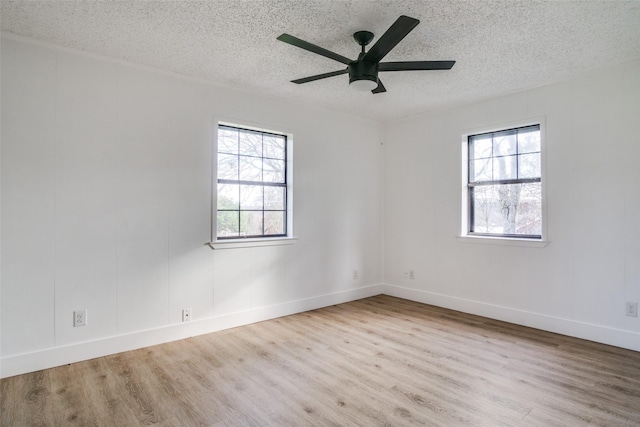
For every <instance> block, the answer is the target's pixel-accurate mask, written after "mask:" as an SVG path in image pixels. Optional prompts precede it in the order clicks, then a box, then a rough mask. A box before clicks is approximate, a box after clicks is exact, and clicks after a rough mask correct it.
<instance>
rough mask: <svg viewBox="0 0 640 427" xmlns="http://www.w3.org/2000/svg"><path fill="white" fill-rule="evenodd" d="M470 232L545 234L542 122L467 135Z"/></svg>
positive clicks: (519, 235)
mask: <svg viewBox="0 0 640 427" xmlns="http://www.w3.org/2000/svg"><path fill="white" fill-rule="evenodd" d="M467 155H468V164H467V170H468V174H467V177H468V178H467V197H468V200H467V202H468V203H467V205H468V234H469V235H481V236H495V237H515V238H528V239H541V238H542V182H541V181H542V165H541V139H540V125H539V124H537V125H532V126H525V127H520V128H515V129H507V130H501V131H497V132H487V133H482V134H476V135H470V136H468V139H467Z"/></svg>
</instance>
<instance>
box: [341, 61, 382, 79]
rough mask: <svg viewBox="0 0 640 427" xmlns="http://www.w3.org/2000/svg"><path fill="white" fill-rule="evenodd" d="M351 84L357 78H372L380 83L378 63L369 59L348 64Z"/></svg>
mask: <svg viewBox="0 0 640 427" xmlns="http://www.w3.org/2000/svg"><path fill="white" fill-rule="evenodd" d="M348 68H349V84H351V83H353V82H354V81H356V80H371V81H372V82H376V83H378V63H377V62H368V61H353V62H352V63H350V64H349V65H348Z"/></svg>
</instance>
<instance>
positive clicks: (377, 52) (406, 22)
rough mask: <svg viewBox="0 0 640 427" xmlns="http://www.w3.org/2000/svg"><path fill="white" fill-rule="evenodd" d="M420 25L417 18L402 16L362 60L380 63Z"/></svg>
mask: <svg viewBox="0 0 640 427" xmlns="http://www.w3.org/2000/svg"><path fill="white" fill-rule="evenodd" d="M419 23H420V21H419V20H417V19H415V18H410V17H408V16H404V15H402V16H401V17H400V18H398V19H397V20H396V22H394V23H393V25H391V27H389V29H388V30H387V32H385V33H384V34H383V35H382V37H380V38H379V39H378V41H377V42H376V44H374V45H373V47H372V48H371V49H369V52H367V53H366V54H365V55H364V57H363V58H362V60H363V61H367V62H374V63H375V62H380V61H381V60H382V58H384V57H385V55H386V54H387V53H389V52H390V51H391V49H393V48H394V47H395V46H396V45H397V44H398V43H400V41H401V40H402V39H403V38H405V36H406V35H407V34H409V33H410V32H411V30H413V29H414V28H415V27H416V25H418V24H419Z"/></svg>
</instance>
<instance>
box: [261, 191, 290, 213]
mask: <svg viewBox="0 0 640 427" xmlns="http://www.w3.org/2000/svg"><path fill="white" fill-rule="evenodd" d="M285 203H286V198H285V189H284V187H264V208H265V209H274V210H285V209H286V206H285Z"/></svg>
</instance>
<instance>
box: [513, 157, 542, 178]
mask: <svg viewBox="0 0 640 427" xmlns="http://www.w3.org/2000/svg"><path fill="white" fill-rule="evenodd" d="M540 173H541V172H540V153H533V154H521V155H520V156H518V178H540Z"/></svg>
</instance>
